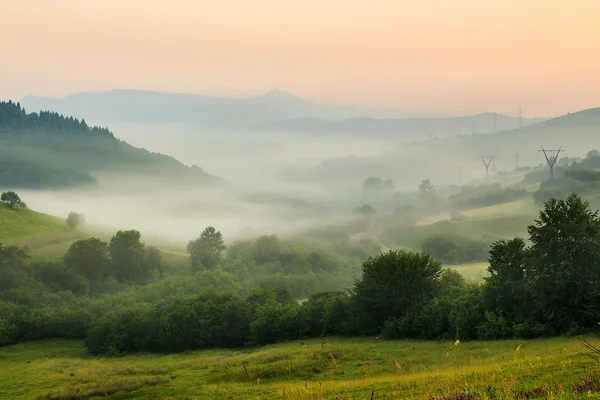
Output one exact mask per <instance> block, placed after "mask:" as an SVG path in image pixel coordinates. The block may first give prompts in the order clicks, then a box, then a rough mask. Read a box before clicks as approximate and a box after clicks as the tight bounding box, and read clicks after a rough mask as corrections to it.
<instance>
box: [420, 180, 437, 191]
mask: <svg viewBox="0 0 600 400" xmlns="http://www.w3.org/2000/svg"><path fill="white" fill-rule="evenodd" d="M433 192H435V188H434V187H433V185H432V184H431V181H430V180H429V179H424V180H422V181H421V184H420V185H419V193H421V194H429V193H433Z"/></svg>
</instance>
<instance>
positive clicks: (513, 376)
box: [0, 338, 598, 399]
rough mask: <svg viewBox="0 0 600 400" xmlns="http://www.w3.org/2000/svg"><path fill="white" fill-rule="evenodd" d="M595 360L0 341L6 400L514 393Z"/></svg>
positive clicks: (574, 355)
mask: <svg viewBox="0 0 600 400" xmlns="http://www.w3.org/2000/svg"><path fill="white" fill-rule="evenodd" d="M597 368H598V365H597V363H596V362H594V361H593V360H592V359H590V358H588V357H587V356H585V355H583V354H582V348H581V346H580V345H579V344H578V342H577V341H576V340H575V339H571V338H553V339H549V340H542V339H540V340H530V341H518V340H509V341H493V342H488V343H484V342H461V343H459V344H456V343H455V342H448V341H444V342H417V341H384V340H377V339H373V338H369V339H339V338H329V339H327V340H326V341H325V343H324V344H323V343H322V342H321V341H320V340H318V339H314V340H307V341H297V342H291V343H285V344H278V345H273V346H266V347H263V348H258V349H243V350H207V351H197V352H185V353H182V354H173V355H157V354H138V355H131V356H125V357H119V358H96V357H89V356H87V355H86V353H85V350H84V348H83V345H82V343H81V342H80V341H61V340H49V341H42V342H33V343H28V344H19V345H14V346H10V347H5V348H0V382H1V383H0V398H2V399H84V398H86V399H87V398H91V397H94V396H105V395H106V396H108V398H111V399H334V398H336V397H335V396H338V398H339V399H370V398H373V399H390V398H394V399H400V398H415V399H428V398H429V397H430V396H434V395H442V394H450V393H454V392H456V391H462V392H467V393H472V394H473V395H475V396H477V397H478V398H484V399H485V398H503V399H512V398H514V394H515V393H517V392H519V391H527V390H532V389H534V388H537V387H543V388H544V390H545V391H546V392H547V395H548V397H549V398H577V397H578V396H576V395H575V394H574V393H573V391H572V389H571V386H572V385H573V384H575V383H579V382H581V381H582V380H583V378H584V377H585V376H587V375H589V374H590V373H594V372H597Z"/></svg>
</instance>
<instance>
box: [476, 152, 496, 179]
mask: <svg viewBox="0 0 600 400" xmlns="http://www.w3.org/2000/svg"><path fill="white" fill-rule="evenodd" d="M479 158H480V159H481V161H482V162H483V165H484V166H485V179H487V178H488V172H489V169H490V165H491V164H492V160H493V159H494V156H488V157H484V156H481V157H479Z"/></svg>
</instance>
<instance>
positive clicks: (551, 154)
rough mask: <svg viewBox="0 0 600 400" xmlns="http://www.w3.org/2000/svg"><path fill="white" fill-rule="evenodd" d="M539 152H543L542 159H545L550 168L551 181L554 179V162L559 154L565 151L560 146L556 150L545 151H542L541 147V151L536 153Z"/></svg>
mask: <svg viewBox="0 0 600 400" xmlns="http://www.w3.org/2000/svg"><path fill="white" fill-rule="evenodd" d="M540 151H541V152H543V153H544V157H546V162H547V163H548V167H549V168H550V180H552V179H554V165H555V164H556V160H558V156H559V155H560V153H561V152H563V153H564V152H565V151H564V150H563V149H562V146H560V147H559V148H558V150H546V149H544V146H542V149H541V150H538V152H540Z"/></svg>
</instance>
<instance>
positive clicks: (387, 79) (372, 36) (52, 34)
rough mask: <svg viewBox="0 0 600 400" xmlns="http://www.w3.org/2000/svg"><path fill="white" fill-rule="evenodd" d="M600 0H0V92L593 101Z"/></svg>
mask: <svg viewBox="0 0 600 400" xmlns="http://www.w3.org/2000/svg"><path fill="white" fill-rule="evenodd" d="M599 16H600V1H598V0H571V1H565V0H527V1H523V0H501V1H500V0H498V1H493V0H419V1H415V0H361V1H359V0H335V1H334V0H302V1H300V0H218V1H217V0H210V1H209V0H169V1H164V0H161V1H159V0H102V1H94V0H53V1H48V0H18V1H8V0H3V1H2V5H1V6H0V55H1V57H0V98H2V99H13V100H19V99H21V98H23V97H24V96H26V95H38V96H48V97H62V96H65V95H68V94H70V93H74V92H81V91H104V90H111V89H127V88H135V89H148V90H156V91H168V92H186V93H195V94H203V95H214V96H228V97H252V96H256V95H260V94H263V93H266V92H268V91H269V90H271V89H274V88H277V89H280V90H286V91H289V92H292V93H294V94H296V95H298V96H300V97H303V98H306V99H309V100H314V101H317V102H321V103H331V104H346V105H350V104H352V105H358V106H371V107H386V108H397V109H402V110H415V111H417V110H418V111H425V110H427V111H435V112H440V113H448V114H457V115H458V114H467V113H474V112H486V111H493V112H502V113H505V114H510V115H515V114H516V113H517V112H518V109H519V107H522V109H523V115H524V116H525V117H537V116H555V115H560V114H564V113H566V112H570V111H577V110H580V109H585V108H591V107H596V106H600V73H598V71H599V64H600V23H598V18H599Z"/></svg>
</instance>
